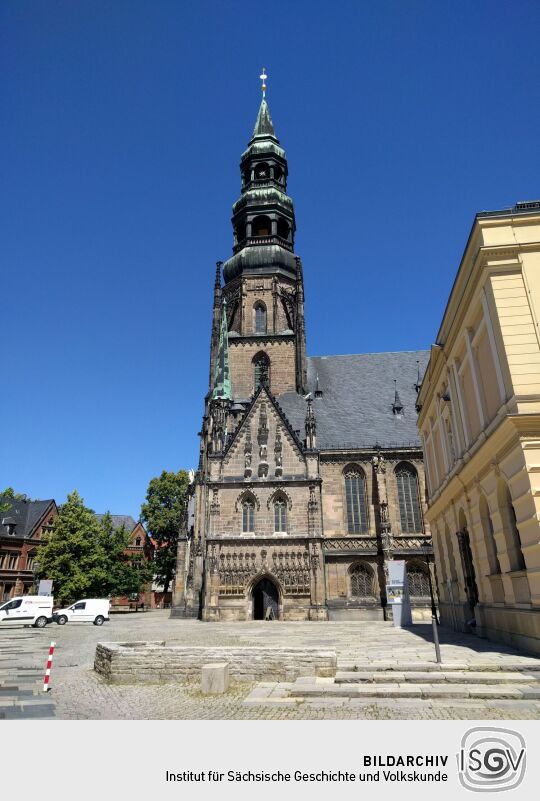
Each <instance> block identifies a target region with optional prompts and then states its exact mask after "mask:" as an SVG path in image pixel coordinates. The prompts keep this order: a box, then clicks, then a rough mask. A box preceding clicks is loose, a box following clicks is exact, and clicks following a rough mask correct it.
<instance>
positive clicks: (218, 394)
mask: <svg viewBox="0 0 540 801" xmlns="http://www.w3.org/2000/svg"><path fill="white" fill-rule="evenodd" d="M212 398H213V400H216V399H218V398H219V399H220V400H231V398H232V386H231V373H230V369H229V334H228V331H227V302H226V301H225V300H224V301H223V305H222V306H221V329H220V333H219V345H218V352H217V359H216V372H215V379H214V391H213V393H212Z"/></svg>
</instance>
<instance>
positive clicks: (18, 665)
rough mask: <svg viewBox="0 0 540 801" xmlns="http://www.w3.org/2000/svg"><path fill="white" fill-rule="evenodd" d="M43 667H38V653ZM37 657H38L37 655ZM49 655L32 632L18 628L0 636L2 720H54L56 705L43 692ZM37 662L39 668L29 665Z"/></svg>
mask: <svg viewBox="0 0 540 801" xmlns="http://www.w3.org/2000/svg"><path fill="white" fill-rule="evenodd" d="M41 652H42V656H43V659H42V660H41V661H42V664H43V667H42V668H41V669H39V668H38V667H37V661H38V660H37V658H36V657H37V653H40V654H41ZM34 655H35V656H34ZM47 655H48V644H47V643H46V644H45V645H44V644H43V643H42V642H40V641H39V640H37V639H36V637H34V636H33V630H32V629H26V628H19V627H17V628H14V629H11V630H9V631H3V632H1V634H0V720H16V719H20V718H53V717H54V703H53V702H52V699H51V698H50V697H49V695H48V694H45V693H43V674H44V672H45V662H46V660H47ZM29 662H35V663H36V665H35V666H32V664H26V665H25V663H29Z"/></svg>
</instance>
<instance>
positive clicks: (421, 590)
mask: <svg viewBox="0 0 540 801" xmlns="http://www.w3.org/2000/svg"><path fill="white" fill-rule="evenodd" d="M407 579H408V583H409V595H411V596H412V597H414V598H429V597H430V595H431V593H430V591H429V576H428V572H427V568H426V567H424V565H420V564H418V563H417V562H410V563H407Z"/></svg>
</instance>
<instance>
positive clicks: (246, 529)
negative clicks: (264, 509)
mask: <svg viewBox="0 0 540 801" xmlns="http://www.w3.org/2000/svg"><path fill="white" fill-rule="evenodd" d="M254 531H255V504H254V502H253V500H252V499H251V498H246V499H245V501H244V502H243V504H242V532H243V533H244V534H253V532H254Z"/></svg>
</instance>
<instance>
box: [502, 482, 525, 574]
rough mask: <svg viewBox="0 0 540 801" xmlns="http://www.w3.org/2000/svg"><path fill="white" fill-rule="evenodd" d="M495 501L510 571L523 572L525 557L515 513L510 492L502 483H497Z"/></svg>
mask: <svg viewBox="0 0 540 801" xmlns="http://www.w3.org/2000/svg"><path fill="white" fill-rule="evenodd" d="M497 500H498V502H499V511H500V513H501V518H502V524H503V531H504V537H505V540H506V550H507V553H508V559H509V561H510V570H525V557H524V556H523V551H522V550H521V537H520V534H519V529H518V527H517V520H516V512H515V509H514V506H513V504H512V496H511V495H510V490H509V489H508V486H507V485H506V484H505V483H504V481H501V482H500V483H499V487H498V491H497Z"/></svg>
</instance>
